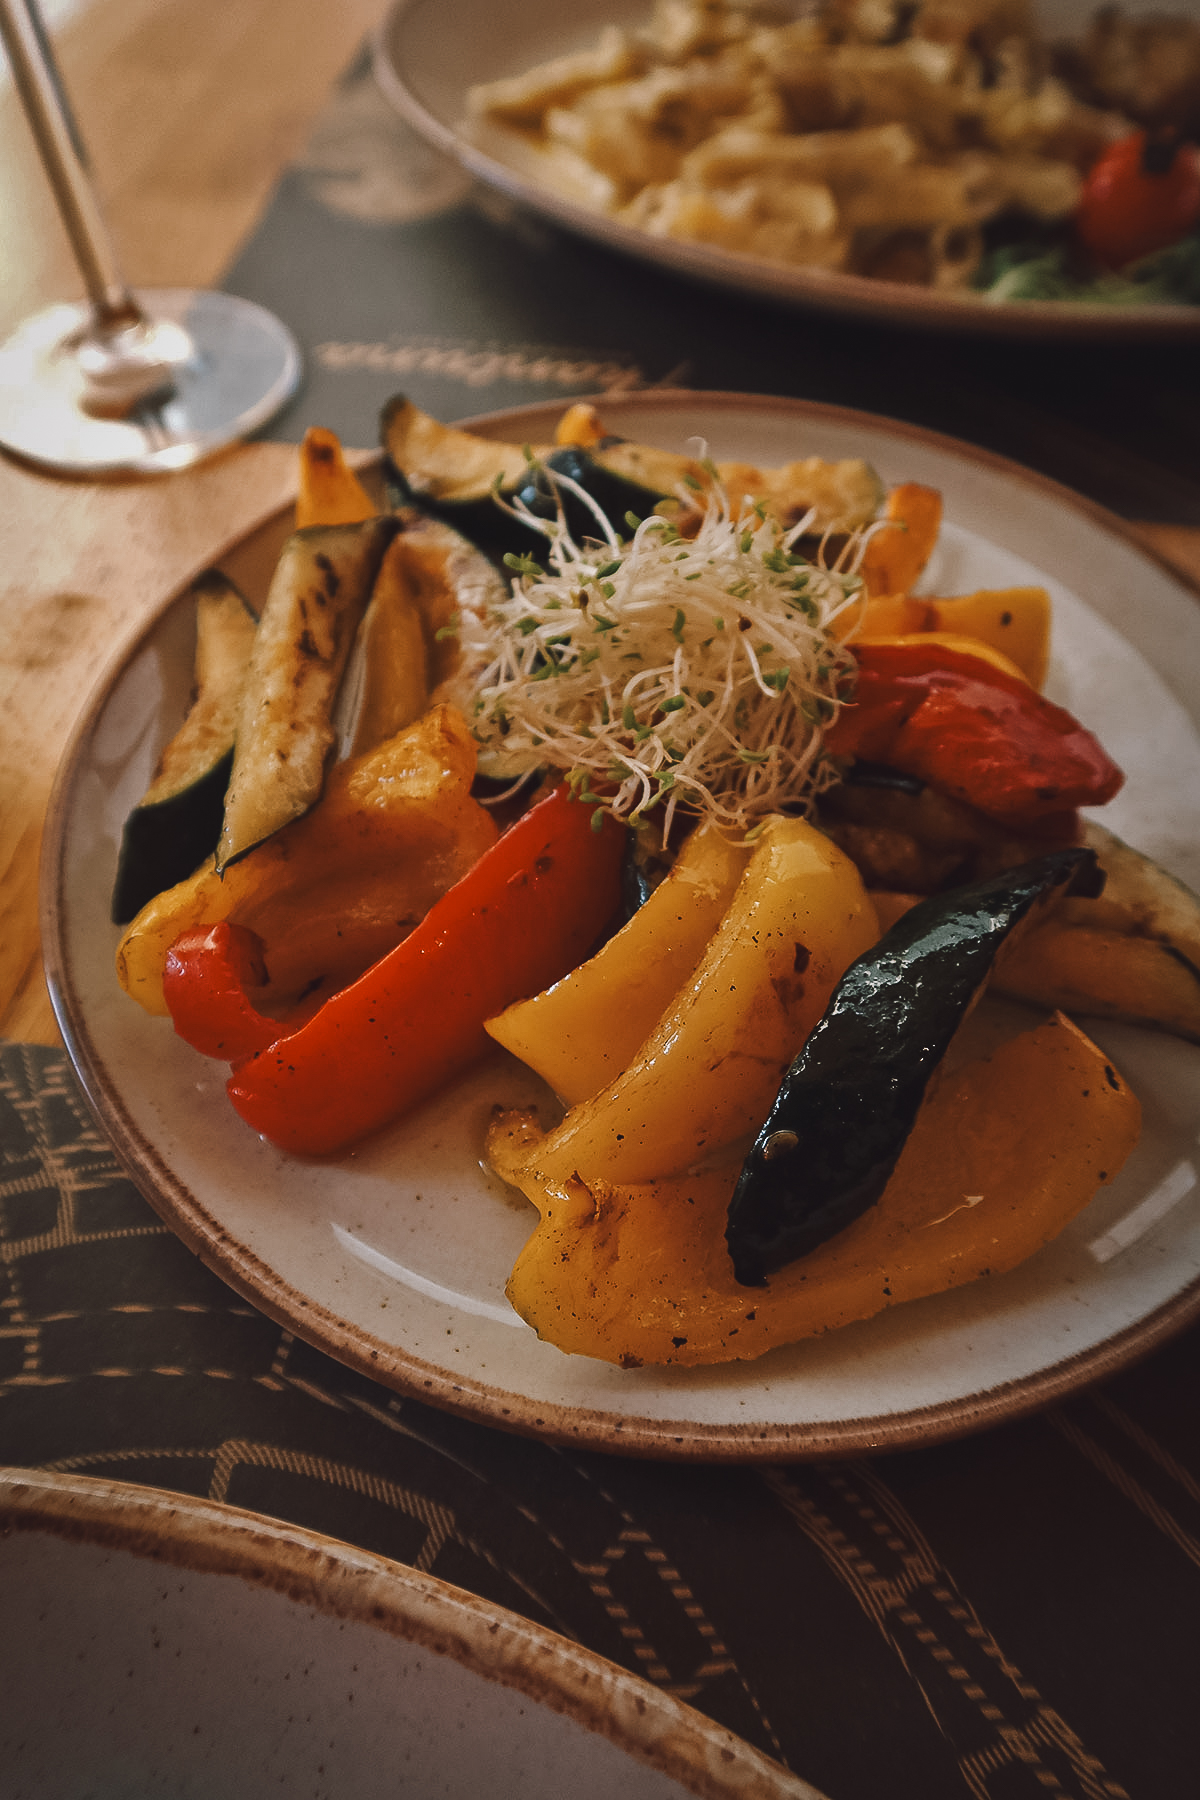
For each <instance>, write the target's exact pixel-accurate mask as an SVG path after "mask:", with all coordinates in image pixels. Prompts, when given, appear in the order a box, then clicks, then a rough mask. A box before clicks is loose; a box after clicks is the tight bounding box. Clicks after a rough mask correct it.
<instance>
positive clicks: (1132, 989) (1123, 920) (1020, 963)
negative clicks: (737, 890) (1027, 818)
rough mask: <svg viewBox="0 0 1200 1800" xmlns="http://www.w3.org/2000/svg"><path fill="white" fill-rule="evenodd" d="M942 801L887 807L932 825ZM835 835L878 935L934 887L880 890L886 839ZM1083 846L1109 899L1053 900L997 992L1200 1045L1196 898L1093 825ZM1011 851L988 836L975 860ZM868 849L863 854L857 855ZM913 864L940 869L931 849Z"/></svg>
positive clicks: (1013, 948) (845, 832) (999, 969)
mask: <svg viewBox="0 0 1200 1800" xmlns="http://www.w3.org/2000/svg"><path fill="white" fill-rule="evenodd" d="M839 791H841V790H839ZM846 792H850V790H849V789H847V790H846ZM937 800H938V797H937V796H935V795H933V794H932V792H931V790H930V789H926V790H925V791H924V793H923V795H921V796H920V797H919V798H917V799H914V798H913V797H911V796H908V795H900V796H898V797H897V799H896V802H895V805H894V807H893V808H890V809H888V810H890V811H891V812H892V816H893V817H894V818H896V819H897V820H899V819H906V820H912V821H918V820H919V821H920V822H921V823H922V824H925V823H926V822H927V821H928V819H929V818H930V817H932V818H933V822H934V824H936V823H937V817H936V815H937V810H938V809H937V806H936V805H935V806H934V807H933V809H932V814H931V813H930V811H929V808H928V805H927V803H930V802H936V801H937ZM942 804H943V805H945V804H948V803H944V802H943V803H942ZM952 824H953V821H952V819H951V825H952ZM830 829H831V832H832V835H833V836H834V838H835V841H836V842H838V843H840V844H841V845H842V847H843V849H845V850H846V851H847V852H848V854H849V855H851V856H852V857H854V858H855V860H856V861H858V862H859V865H860V867H861V868H863V873H864V879H865V880H866V882H867V886H868V887H869V888H870V890H871V899H872V901H873V902H874V904H875V908H876V911H877V912H878V914H879V922H880V926H881V928H882V929H884V930H887V929H888V927H889V926H891V925H892V924H894V923H895V921H896V920H897V919H899V918H902V917H903V915H904V914H905V913H906V912H909V911H910V910H911V909H912V908H913V907H914V906H916V905H917V904H918V902H919V899H920V896H921V892H928V891H932V889H930V888H925V889H921V888H920V887H919V884H918V885H917V886H916V887H911V888H910V891H908V892H904V891H897V889H900V890H903V888H904V886H905V884H904V882H903V881H900V882H890V883H888V884H886V885H882V886H881V885H880V883H879V882H878V881H877V880H876V879H875V876H876V875H877V874H878V872H879V869H880V865H881V862H882V860H883V858H884V856H885V855H886V852H887V848H888V846H887V843H886V841H884V834H883V833H875V834H874V837H873V838H872V837H871V834H870V833H869V831H868V833H867V834H866V835H862V836H858V837H856V836H855V828H854V827H853V826H847V825H845V824H841V823H834V824H833V825H832V826H831V827H830ZM869 840H870V841H869ZM1080 842H1082V843H1084V844H1086V845H1088V847H1089V848H1091V849H1092V850H1094V851H1095V853H1096V856H1097V858H1098V860H1099V863H1100V867H1101V869H1102V870H1103V872H1104V876H1105V884H1104V891H1103V893H1102V894H1101V895H1100V896H1099V897H1098V898H1096V899H1085V898H1082V897H1080V896H1078V895H1075V896H1069V897H1067V898H1060V899H1058V900H1056V901H1054V903H1053V904H1052V905H1051V906H1050V907H1049V908H1047V910H1046V913H1045V915H1044V916H1043V918H1042V919H1041V920H1040V921H1039V922H1038V923H1037V924H1035V925H1034V926H1033V927H1032V928H1031V929H1030V930H1029V931H1027V932H1023V933H1022V934H1021V935H1020V936H1019V937H1017V938H1014V939H1012V940H1010V942H1009V943H1007V944H1006V945H1005V946H1004V948H1003V949H1002V950H1001V952H1000V955H999V956H998V957H997V959H996V966H995V968H994V970H993V972H992V978H991V981H990V983H989V986H990V988H991V991H992V992H994V993H997V994H1003V995H1006V996H1007V997H1009V998H1010V999H1013V1000H1026V1001H1029V1002H1030V1003H1031V1004H1033V1005H1035V1006H1050V1007H1056V1008H1061V1009H1062V1010H1063V1011H1064V1012H1069V1013H1072V1014H1083V1015H1084V1016H1085V1017H1091V1018H1106V1019H1123V1020H1125V1021H1126V1022H1127V1023H1129V1024H1133V1025H1146V1026H1150V1027H1152V1028H1153V1029H1155V1030H1158V1031H1167V1032H1172V1033H1174V1034H1175V1035H1176V1036H1178V1037H1183V1038H1188V1039H1190V1040H1191V1041H1192V1042H1193V1043H1200V898H1197V896H1196V895H1195V894H1193V893H1192V891H1191V889H1190V888H1187V887H1185V886H1184V884H1183V883H1182V882H1181V881H1177V880H1176V879H1175V877H1174V876H1173V875H1168V874H1167V872H1166V870H1165V869H1161V868H1159V867H1158V865H1157V864H1156V863H1153V862H1151V861H1150V859H1149V858H1148V857H1145V856H1142V855H1141V853H1140V852H1139V851H1137V850H1131V849H1130V848H1129V846H1128V844H1123V843H1122V842H1121V840H1120V838H1117V837H1114V836H1113V834H1112V832H1110V831H1105V830H1104V828H1103V826H1100V825H1097V824H1096V823H1095V822H1094V821H1092V820H1088V821H1087V822H1086V823H1084V824H1082V825H1081V827H1080ZM1014 848H1015V846H1011V845H1005V844H1004V843H1002V842H996V841H993V842H992V843H991V844H990V845H988V844H987V841H986V840H982V842H980V843H978V844H977V846H976V848H975V850H974V851H973V852H970V853H969V854H970V855H971V856H973V857H974V858H975V859H976V860H979V861H984V862H986V861H988V860H989V859H994V858H995V857H996V856H997V855H999V854H1000V853H1001V852H1002V851H1004V850H1006V849H1007V850H1009V851H1010V852H1011V851H1012V849H1014ZM864 849H865V850H866V852H867V854H866V855H865V856H864V855H861V854H860V853H861V852H862V851H864ZM964 853H966V851H965V846H964ZM951 854H953V853H952V852H951ZM1025 854H1026V855H1027V854H1029V844H1028V843H1026V845H1025ZM892 860H893V865H894V866H895V865H898V864H899V863H900V862H901V860H902V858H901V855H900V854H899V853H898V852H894V854H893V858H892ZM914 866H916V867H917V869H918V871H920V870H921V869H922V868H923V869H924V870H925V871H926V872H928V870H929V869H931V868H932V867H934V866H936V853H935V852H933V851H930V850H926V851H925V852H924V861H923V862H921V861H920V860H918V861H917V862H916V863H915V864H914Z"/></svg>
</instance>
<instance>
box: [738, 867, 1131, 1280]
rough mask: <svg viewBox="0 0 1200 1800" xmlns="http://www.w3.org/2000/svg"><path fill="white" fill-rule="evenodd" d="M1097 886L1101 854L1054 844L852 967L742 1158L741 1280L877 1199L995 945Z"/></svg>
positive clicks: (962, 894)
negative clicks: (1048, 907) (1051, 904)
mask: <svg viewBox="0 0 1200 1800" xmlns="http://www.w3.org/2000/svg"><path fill="white" fill-rule="evenodd" d="M1103 884H1104V877H1103V874H1102V872H1101V871H1100V869H1099V865H1098V863H1097V861H1096V855H1095V852H1094V851H1093V850H1090V849H1085V848H1082V847H1072V848H1070V849H1066V850H1056V851H1053V852H1051V853H1050V854H1048V855H1046V856H1041V857H1038V858H1037V859H1036V860H1035V861H1033V862H1029V863H1025V864H1024V865H1023V866H1022V867H1021V868H1019V869H1008V870H1005V871H1003V872H1002V873H1001V874H999V875H994V876H991V877H990V878H988V879H987V880H984V881H979V882H976V883H974V884H973V885H972V886H970V887H965V888H958V889H955V890H954V891H953V892H951V893H948V894H938V895H935V896H934V897H933V898H932V899H930V900H926V901H924V902H922V904H921V905H919V906H915V907H914V908H913V909H912V911H911V912H908V913H906V914H905V915H904V916H903V917H902V918H901V919H899V920H897V922H896V924H895V925H894V926H893V927H892V929H891V930H890V931H889V932H887V933H886V934H885V936H884V937H883V938H881V939H880V941H879V943H878V944H876V945H875V946H874V947H873V948H872V949H871V950H868V951H867V953H866V954H865V955H864V956H860V957H859V958H858V960H857V962H854V963H852V964H851V966H850V968H849V969H848V970H847V971H846V973H845V975H844V976H843V977H842V980H841V981H840V983H839V984H838V986H837V988H836V989H835V990H834V994H833V998H832V999H831V1000H830V1002H829V1006H828V1007H827V1009H826V1012H825V1015H824V1017H823V1018H822V1019H821V1021H820V1023H819V1024H818V1025H817V1027H816V1029H815V1030H814V1031H813V1032H812V1034H811V1036H810V1037H809V1039H808V1041H807V1043H806V1044H805V1045H804V1048H803V1049H802V1050H801V1051H800V1054H799V1055H798V1056H797V1057H796V1059H795V1061H794V1062H793V1063H792V1065H791V1067H790V1068H789V1070H788V1072H787V1074H786V1075H785V1076H784V1079H783V1085H782V1086H781V1088H780V1090H779V1094H778V1096H777V1098H776V1101H775V1104H774V1106H773V1107H772V1109H771V1113H770V1116H769V1117H768V1119H767V1122H766V1124H765V1125H764V1126H763V1128H762V1130H761V1131H760V1132H759V1134H758V1137H757V1138H756V1139H755V1141H754V1144H753V1146H752V1148H751V1150H750V1153H749V1155H748V1156H747V1158H746V1160H745V1162H744V1164H743V1165H742V1170H741V1173H740V1175H739V1177H738V1182H737V1185H736V1187H735V1189H734V1192H733V1198H732V1199H731V1201H730V1204H729V1217H728V1224H727V1227H726V1233H725V1238H726V1243H727V1244H728V1246H729V1254H730V1256H731V1258H732V1261H733V1268H734V1274H735V1277H736V1279H737V1280H738V1281H739V1282H741V1283H742V1285H743V1286H746V1287H761V1286H763V1285H764V1284H765V1281H766V1277H767V1276H768V1275H769V1274H770V1273H771V1272H772V1271H774V1270H776V1269H780V1268H783V1267H784V1266H785V1265H786V1264H787V1263H790V1262H794V1261H796V1260H797V1259H798V1258H799V1257H802V1256H805V1255H807V1254H808V1252H809V1251H811V1250H814V1249H816V1247H817V1245H818V1244H822V1243H824V1242H825V1241H826V1239H827V1238H830V1237H833V1236H834V1234H835V1233H836V1232H839V1231H841V1230H843V1229H844V1228H845V1227H846V1226H847V1225H849V1224H851V1223H852V1222H853V1221H854V1220H855V1219H857V1218H858V1217H859V1216H860V1215H861V1214H862V1213H864V1212H866V1210H867V1209H868V1207H871V1206H873V1205H874V1204H875V1202H876V1200H878V1198H879V1196H880V1194H881V1193H882V1192H883V1190H884V1188H885V1187H886V1186H887V1183H888V1179H889V1177H890V1176H891V1173H892V1170H893V1169H894V1167H895V1165H896V1162H897V1161H898V1159H899V1156H900V1152H901V1151H902V1150H903V1148H904V1145H905V1143H906V1141H907V1139H908V1135H909V1132H910V1131H911V1130H912V1127H913V1122H914V1120H915V1119H916V1116H917V1112H918V1110H919V1109H920V1106H921V1102H922V1100H923V1099H924V1097H925V1090H926V1088H927V1086H928V1084H929V1080H930V1078H931V1076H932V1075H933V1073H934V1071H935V1069H936V1068H937V1066H938V1064H939V1063H940V1062H941V1060H942V1058H943V1057H944V1056H945V1054H946V1051H947V1050H948V1049H949V1047H950V1042H951V1039H952V1038H953V1037H954V1034H955V1032H956V1031H957V1030H958V1028H959V1026H960V1024H961V1023H962V1021H963V1019H964V1018H965V1017H966V1015H967V1013H968V1012H969V1011H970V1009H971V1006H972V1005H973V1003H974V1001H975V999H976V997H977V995H978V994H979V992H980V990H981V989H982V987H983V985H984V983H985V982H986V980H987V977H988V974H989V971H990V969H991V967H992V963H993V961H994V960H995V957H996V954H997V952H998V951H999V949H1000V947H1001V945H1002V944H1003V943H1004V942H1005V940H1006V939H1007V938H1008V937H1009V936H1010V935H1011V933H1012V932H1014V931H1015V930H1016V929H1018V927H1020V926H1021V925H1022V924H1023V923H1024V922H1025V921H1026V920H1028V919H1030V918H1031V917H1033V916H1036V914H1037V913H1038V912H1039V911H1040V909H1041V907H1042V906H1043V905H1044V904H1046V903H1047V902H1048V901H1049V900H1050V899H1051V898H1052V897H1054V896H1056V895H1058V894H1061V893H1077V894H1082V895H1086V896H1095V895H1096V894H1098V893H1099V892H1100V890H1101V888H1102V887H1103Z"/></svg>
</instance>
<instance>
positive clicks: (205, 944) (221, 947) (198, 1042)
mask: <svg viewBox="0 0 1200 1800" xmlns="http://www.w3.org/2000/svg"><path fill="white" fill-rule="evenodd" d="M265 981H266V970H265V968H264V965H263V946H262V939H261V938H260V937H259V936H258V935H257V933H255V932H253V931H248V930H247V929H246V927H245V926H244V925H234V924H231V923H230V921H229V920H228V919H222V920H221V922H220V924H217V925H197V926H196V927H195V928H194V929H193V930H191V931H185V932H183V933H182V935H181V936H180V937H178V938H176V940H175V942H174V943H173V944H172V945H171V948H170V949H169V950H168V951H167V962H166V967H165V969H164V970H163V996H164V998H165V999H166V1002H167V1007H168V1010H169V1011H170V1014H171V1018H172V1020H173V1021H174V1025H175V1029H176V1031H177V1032H178V1033H179V1035H180V1037H181V1038H183V1040H184V1041H185V1043H188V1044H190V1045H191V1046H192V1048H193V1050H199V1051H200V1052H201V1054H202V1055H204V1056H216V1057H219V1058H220V1059H221V1061H222V1062H231V1063H237V1062H243V1061H244V1060H245V1059H246V1057H248V1056H254V1055H255V1054H256V1052H257V1051H259V1050H265V1049H267V1047H268V1046H269V1045H271V1044H273V1043H274V1042H275V1039H276V1038H277V1037H279V1036H280V1035H281V1034H282V1033H283V1032H285V1031H288V1030H290V1029H291V1028H290V1027H289V1026H287V1025H281V1024H280V1023H279V1021H278V1020H277V1019H269V1018H267V1017H266V1015H265V1014H264V1013H260V1012H258V1011H257V1010H256V1009H255V1006H254V1004H253V1002H252V1001H251V999H250V997H249V994H248V993H247V991H246V990H247V988H256V987H262V985H263V984H264V982H265Z"/></svg>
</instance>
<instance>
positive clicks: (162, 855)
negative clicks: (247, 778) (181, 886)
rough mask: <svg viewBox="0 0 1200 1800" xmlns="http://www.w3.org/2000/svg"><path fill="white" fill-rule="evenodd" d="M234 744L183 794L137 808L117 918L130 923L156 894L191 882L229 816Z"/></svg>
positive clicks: (127, 837) (116, 896)
mask: <svg viewBox="0 0 1200 1800" xmlns="http://www.w3.org/2000/svg"><path fill="white" fill-rule="evenodd" d="M232 768H233V744H232V743H230V745H229V748H228V750H226V751H225V752H224V754H223V755H221V756H220V757H218V758H217V760H216V762H214V763H211V764H210V765H209V767H208V768H207V769H205V771H204V773H203V774H202V775H199V776H197V778H196V780H195V781H194V782H193V783H192V785H191V786H190V787H188V788H185V789H184V790H183V791H182V792H181V793H178V794H171V795H169V796H168V797H167V799H165V800H156V801H153V802H151V803H150V804H149V805H147V804H146V803H145V802H143V803H142V805H141V806H136V807H135V808H134V810H133V811H132V812H131V813H130V815H129V817H128V818H127V819H126V821H125V827H124V830H123V831H122V833H121V853H120V857H119V860H118V863H117V876H116V880H115V881H114V883H113V893H112V922H113V924H114V925H128V924H129V922H130V920H131V919H136V918H137V915H138V914H139V913H140V912H141V910H142V908H143V906H148V905H149V904H150V902H151V900H153V899H154V897H155V895H156V894H161V893H164V892H165V891H166V889H167V888H171V887H174V886H175V885H176V883H177V882H180V881H186V880H187V878H188V876H189V875H190V874H191V873H192V872H193V870H195V869H198V868H199V867H200V864H201V863H202V862H203V861H204V859H205V857H206V856H211V855H212V853H213V851H214V850H215V848H216V844H217V839H218V838H219V837H220V835H221V822H222V820H223V819H224V817H225V790H226V788H227V787H228V786H229V772H230V770H231V769H232Z"/></svg>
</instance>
